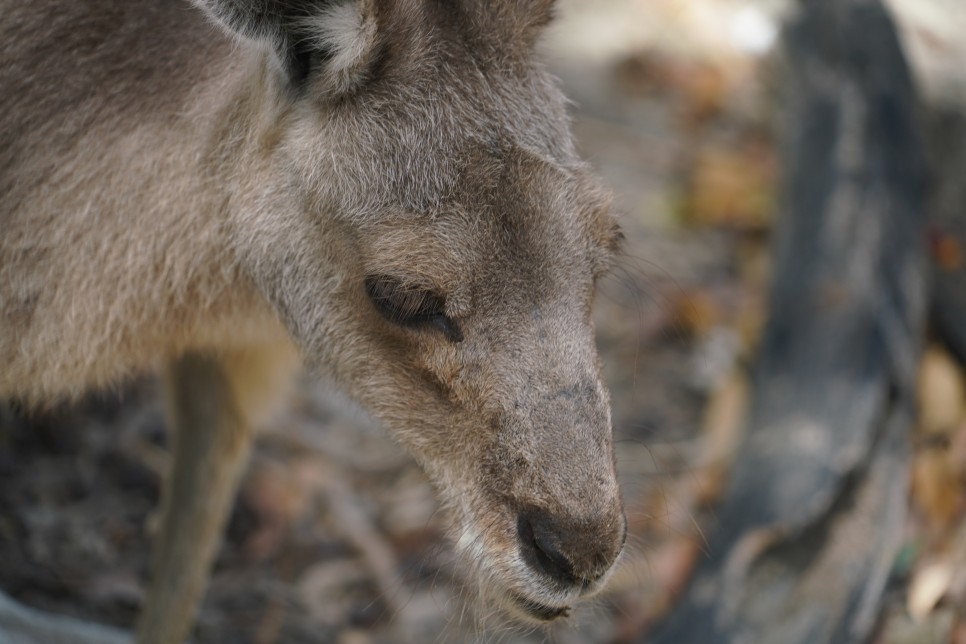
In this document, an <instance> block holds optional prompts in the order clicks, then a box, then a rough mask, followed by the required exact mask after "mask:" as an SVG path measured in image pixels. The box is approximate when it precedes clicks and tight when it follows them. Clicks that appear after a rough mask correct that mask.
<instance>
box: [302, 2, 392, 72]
mask: <svg viewBox="0 0 966 644" xmlns="http://www.w3.org/2000/svg"><path fill="white" fill-rule="evenodd" d="M365 4H367V3H365V2H363V1H360V0H349V1H348V2H344V3H342V4H337V5H334V6H330V7H326V9H325V10H323V11H322V12H321V13H319V14H317V15H315V16H313V17H311V18H309V19H308V20H307V22H306V25H305V26H306V27H308V29H309V33H310V34H312V38H311V40H312V44H313V45H315V46H317V47H319V48H320V49H323V50H325V51H328V52H331V54H332V57H331V58H330V59H329V61H328V63H327V67H328V70H329V73H333V74H336V75H340V76H344V75H346V74H350V75H355V74H359V73H362V72H363V69H364V67H365V65H366V64H367V63H368V61H369V59H370V57H371V53H372V51H373V48H374V47H375V42H376V21H375V17H374V16H373V15H372V11H366V7H365V6H364V5H365ZM340 80H341V82H340V84H342V83H345V82H346V81H349V80H350V79H349V78H347V77H344V78H341V79H340Z"/></svg>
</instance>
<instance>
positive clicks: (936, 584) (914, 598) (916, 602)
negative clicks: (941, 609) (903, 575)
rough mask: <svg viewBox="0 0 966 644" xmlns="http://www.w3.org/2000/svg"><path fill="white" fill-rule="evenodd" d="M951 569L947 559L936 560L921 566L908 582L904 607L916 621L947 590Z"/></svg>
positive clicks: (931, 608) (927, 611) (925, 613)
mask: <svg viewBox="0 0 966 644" xmlns="http://www.w3.org/2000/svg"><path fill="white" fill-rule="evenodd" d="M952 580H953V570H952V567H951V566H950V563H949V562H948V561H936V562H933V563H930V564H928V565H926V566H924V567H922V568H921V569H920V570H919V571H918V572H917V573H916V574H915V576H914V577H913V578H912V583H910V584H909V595H908V599H907V602H906V607H907V609H908V610H909V614H910V615H911V616H912V618H913V619H914V620H916V621H917V622H921V621H923V620H924V619H926V617H928V616H929V614H930V613H931V612H932V611H933V609H934V608H936V606H937V605H938V604H939V601H940V600H941V599H942V598H943V596H945V594H946V592H947V591H948V590H949V586H950V583H951V582H952Z"/></svg>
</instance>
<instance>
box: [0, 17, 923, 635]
mask: <svg viewBox="0 0 966 644" xmlns="http://www.w3.org/2000/svg"><path fill="white" fill-rule="evenodd" d="M611 4H613V3H611ZM624 4H625V5H628V4H633V3H624ZM570 5H573V7H572V8H571V7H570ZM564 9H565V10H566V11H565V12H563V13H564V15H563V16H562V18H563V20H565V21H568V20H569V21H570V22H564V24H563V25H560V26H558V28H557V29H558V31H557V32H555V34H556V35H554V36H553V37H552V38H550V39H549V41H550V45H549V48H550V56H551V66H552V68H553V69H554V71H555V72H556V73H557V74H558V75H559V76H560V77H561V79H562V81H563V83H564V87H565V89H566V91H567V93H568V94H569V95H570V96H571V97H572V98H573V99H574V101H575V104H574V119H575V122H574V125H575V131H576V134H577V137H578V140H579V144H580V147H581V148H582V150H583V152H584V154H585V155H586V157H587V158H588V159H589V160H590V162H591V163H592V164H593V165H594V166H595V167H596V168H597V169H598V170H599V171H600V173H601V174H602V176H603V177H604V178H605V180H606V181H607V182H608V183H609V184H610V185H611V186H612V188H613V189H614V191H615V195H616V197H615V202H616V206H617V208H618V210H619V212H620V213H621V220H622V224H623V227H624V230H625V234H626V235H627V252H626V257H625V258H624V259H623V261H622V262H621V265H620V267H619V268H618V270H617V271H616V272H615V274H614V275H613V276H612V277H611V278H610V279H609V280H608V281H606V282H605V283H604V284H603V285H602V287H601V291H600V294H599V296H598V302H597V309H596V316H597V323H598V337H599V347H600V352H601V357H602V360H603V363H604V365H605V374H606V378H607V381H608V383H609V386H610V388H611V391H612V395H613V404H614V431H615V437H616V450H617V457H618V467H619V471H620V477H621V482H622V486H623V490H624V497H625V503H626V508H627V513H628V518H629V528H630V536H629V539H628V544H629V547H628V549H627V550H628V551H627V553H626V555H625V557H624V560H623V563H622V565H621V567H620V569H619V570H618V571H617V573H616V574H615V575H614V578H613V580H612V582H611V583H610V585H609V587H608V589H607V590H606V591H605V592H604V593H603V594H602V595H601V596H600V597H599V598H598V599H595V600H593V601H591V602H588V603H587V605H586V606H584V607H582V608H580V609H579V610H577V611H576V614H575V615H574V616H573V617H572V618H571V619H570V620H568V621H567V622H566V623H563V624H559V625H555V626H554V627H552V628H551V629H549V630H537V631H531V632H521V631H519V630H516V629H512V628H510V627H508V626H507V625H506V624H503V623H501V621H500V619H499V618H498V617H496V616H493V615H488V614H487V613H486V611H485V610H483V611H481V610H480V609H479V607H478V606H475V605H473V603H472V602H467V601H464V599H465V598H467V597H470V598H472V594H471V593H467V591H466V583H467V582H466V580H465V579H463V578H462V577H461V574H462V573H461V569H460V567H459V566H458V565H456V562H455V560H454V556H453V552H452V549H451V547H450V544H449V543H448V542H447V540H446V538H445V533H446V530H447V517H446V516H445V515H444V514H443V513H442V512H440V511H439V508H438V505H437V502H436V499H435V495H434V492H433V490H432V488H431V487H430V485H429V484H428V482H427V480H426V477H425V476H424V475H423V474H422V472H421V471H420V470H419V468H418V467H417V466H416V465H415V463H414V462H413V461H412V460H411V459H410V458H409V457H408V456H407V455H406V454H405V453H404V452H403V451H402V449H401V448H400V447H399V446H398V445H396V444H395V443H393V442H392V440H391V439H390V438H389V437H388V436H387V435H386V434H385V432H384V431H383V430H381V429H380V428H378V427H375V426H373V425H372V424H371V423H370V422H369V421H368V420H367V419H366V417H365V415H364V414H363V413H362V412H361V411H360V410H357V409H354V408H353V407H352V406H351V405H350V404H348V403H347V402H345V401H344V400H342V399H341V398H340V397H339V395H338V393H337V392H333V391H332V390H331V389H330V388H329V387H328V386H327V385H326V384H325V383H321V382H319V381H318V380H317V379H314V378H311V377H308V376H306V377H305V378H304V379H303V381H302V383H301V385H300V387H299V389H298V392H297V394H296V396H295V397H294V399H293V400H292V402H291V404H290V405H289V406H288V407H287V408H286V409H285V411H284V412H282V413H281V414H280V415H279V416H278V417H276V418H275V419H273V420H272V421H271V423H270V424H269V425H268V426H267V427H265V428H264V431H263V433H262V435H261V437H260V439H259V441H258V444H257V450H256V453H255V455H254V458H253V462H252V465H251V467H250V468H249V471H248V473H247V475H246V477H245V480H244V483H243V486H242V492H241V494H240V496H239V499H238V502H237V503H236V506H235V508H234V511H233V513H232V518H231V521H230V526H229V528H228V533H227V538H226V541H225V544H224V546H223V548H222V549H221V551H220V554H219V556H218V559H217V562H216V565H215V571H214V574H213V576H212V580H211V584H210V587H209V590H208V594H207V596H206V599H205V603H204V605H203V607H202V610H201V614H200V616H199V621H198V627H197V630H196V633H195V638H194V641H196V642H199V643H219V644H220V643H225V642H231V643H235V642H237V643H249V642H250V643H252V644H272V643H280V644H281V643H284V644H299V643H306V644H308V643H310V642H343V643H346V644H350V643H351V644H356V643H360V644H361V643H365V642H387V643H389V642H432V641H435V642H464V641H465V642H471V641H505V642H541V641H553V642H560V643H570V642H573V643H578V642H621V641H631V640H633V639H634V638H635V637H637V636H638V635H639V634H640V633H642V632H644V631H645V630H646V627H647V625H648V624H650V623H651V622H653V620H654V619H656V617H657V616H659V615H660V614H662V612H663V611H664V610H665V609H666V607H667V605H668V602H669V601H671V600H672V599H673V597H674V594H675V593H676V592H678V591H679V590H680V588H681V585H682V583H683V582H684V579H685V577H686V573H687V571H688V570H689V569H690V567H691V565H692V564H693V562H694V561H695V559H696V558H697V557H700V556H701V552H702V550H701V548H702V537H701V532H700V529H699V528H698V526H699V525H700V524H701V523H702V520H703V518H704V516H705V513H707V512H713V510H711V509H709V508H710V507H711V506H710V503H711V502H712V501H713V500H714V499H715V498H716V495H717V493H718V492H719V491H720V488H721V485H720V480H721V479H720V476H721V474H722V472H723V468H724V467H725V466H726V465H727V462H728V458H729V449H730V448H731V447H732V446H733V445H734V444H735V441H736V439H737V431H738V428H739V427H740V424H741V423H740V421H741V412H742V403H743V400H744V391H745V389H744V387H745V384H744V378H743V373H744V367H745V364H746V361H747V359H748V357H749V355H750V351H752V349H753V346H754V338H755V337H756V332H757V329H758V327H759V326H760V320H761V311H762V307H763V304H762V302H763V299H764V296H763V293H764V290H765V284H766V280H767V258H768V253H767V242H768V237H769V229H770V217H771V214H772V212H773V209H774V200H775V195H774V185H775V179H776V174H777V169H776V167H775V160H774V151H773V149H772V138H773V137H772V134H771V132H770V124H771V110H773V109H774V105H773V100H772V90H773V88H772V87H770V86H769V81H768V78H769V75H768V74H767V73H766V72H767V65H768V62H767V59H765V62H761V63H757V64H753V63H750V62H748V59H747V58H739V57H735V58H734V60H725V61H724V62H722V60H723V59H721V58H717V59H715V60H717V63H713V62H711V60H710V59H709V58H707V57H704V58H703V57H702V56H698V55H694V56H691V55H688V54H687V53H686V52H683V53H682V52H674V51H671V50H669V49H668V48H656V47H655V48H652V47H649V46H645V45H644V44H642V41H637V44H636V45H635V44H634V42H635V41H634V38H636V37H637V36H634V35H631V36H627V42H628V43H631V44H627V43H625V44H624V45H622V47H623V49H620V48H619V47H617V45H614V47H615V48H616V50H612V51H606V52H603V53H602V52H600V51H595V50H593V48H590V47H588V48H586V49H581V45H580V44H579V43H577V44H573V43H572V44H573V46H572V47H571V48H570V49H567V48H565V47H562V46H561V45H560V42H561V41H567V40H568V38H571V35H572V33H574V32H573V31H572V30H573V29H577V27H576V26H575V24H583V28H584V29H585V30H586V29H590V28H591V26H592V25H587V24H586V22H583V23H582V22H581V21H582V20H584V18H585V17H586V16H585V15H584V14H582V13H581V12H580V5H579V3H576V2H571V3H565V7H564ZM622 10H623V9H622ZM602 11H603V10H602ZM615 11H616V10H615ZM758 24H759V27H760V29H759V31H758V32H756V33H758V34H759V37H762V38H764V37H766V36H767V33H766V32H767V25H768V24H769V23H768V22H767V21H765V22H759V23H758ZM762 25H764V27H762ZM762 29H764V31H762ZM762 34H764V35H762ZM756 42H757V41H756ZM165 436H166V431H165V420H164V418H163V414H162V404H161V400H160V391H159V386H158V383H157V381H156V379H155V378H154V377H153V376H151V375H150V374H146V375H145V376H144V377H143V378H141V379H139V380H137V381H136V382H132V383H126V384H124V385H120V386H119V387H118V388H117V389H116V390H114V391H110V392H101V393H99V394H97V395H94V396H92V397H90V398H88V399H86V400H84V401H82V402H81V403H80V404H77V405H74V406H71V407H65V408H63V409H58V410H56V411H53V412H50V413H45V414H43V415H37V414H34V415H32V416H30V417H24V416H23V415H22V414H21V413H20V412H19V410H18V409H16V407H15V406H13V405H6V406H4V407H0V588H2V589H3V590H4V591H6V592H8V593H9V594H11V595H12V596H13V597H15V598H16V599H18V600H20V601H22V602H25V603H27V604H30V605H33V606H36V607H40V608H43V609H47V610H52V611H56V612H59V613H64V614H69V615H75V616H80V617H83V618H85V619H91V620H96V621H100V622H104V623H110V624H115V625H118V626H122V627H125V628H129V627H130V626H131V624H132V623H133V620H134V618H135V615H136V612H137V609H138V606H139V602H140V601H141V597H142V595H143V592H144V581H145V578H146V573H147V569H148V565H149V561H148V556H149V543H150V540H151V535H152V530H153V526H154V521H155V517H154V514H153V513H154V511H155V508H156V507H157V502H158V494H159V487H160V479H159V472H161V471H162V470H163V468H164V466H165V461H166V458H167V456H166V451H165V441H166V437H165ZM900 606H901V603H900ZM924 641H927V640H924Z"/></svg>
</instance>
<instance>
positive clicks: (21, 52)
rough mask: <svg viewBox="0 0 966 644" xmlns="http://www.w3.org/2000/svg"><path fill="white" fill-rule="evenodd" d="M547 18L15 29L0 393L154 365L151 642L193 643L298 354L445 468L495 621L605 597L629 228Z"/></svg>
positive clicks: (154, 9)
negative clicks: (164, 428)
mask: <svg viewBox="0 0 966 644" xmlns="http://www.w3.org/2000/svg"><path fill="white" fill-rule="evenodd" d="M551 4H552V3H550V2H545V1H539V0H532V1H530V2H526V1H524V2H483V1H479V2H475V1H470V0H465V1H464V2H453V3H449V2H431V1H427V2H417V1H415V0H408V1H403V2H396V3H382V2H377V1H369V0H347V1H344V2H339V3H336V2H322V1H317V2H271V1H268V0H259V1H247V2H245V1H237V2H230V1H227V0H210V1H204V2H203V1H199V2H197V3H196V4H189V3H187V2H181V1H179V0H137V1H132V2H127V3H115V2H108V1H106V0H82V1H78V2H64V1H62V0H39V1H37V2H33V3H13V2H7V3H5V6H4V10H5V13H4V15H5V17H4V20H3V21H2V23H0V63H2V64H0V137H2V145H0V365H2V366H0V395H2V396H5V397H16V398H20V399H22V400H25V401H27V402H28V403H29V404H43V403H44V402H45V401H49V400H53V399H58V398H63V397H69V396H72V395H76V394H79V393H80V392H83V391H85V390H87V389H90V388H95V387H101V386H105V385H107V384H109V383H112V382H115V381H117V380H118V379H119V378H122V377H124V376H125V375H128V374H130V373H133V372H136V371H140V370H144V369H148V368H151V367H153V366H155V365H158V366H161V365H163V366H164V368H165V372H166V378H167V385H168V391H169V403H170V404H169V407H170V418H171V425H172V429H173V432H174V440H173V444H174V453H173V456H174V458H173V465H172V471H171V472H170V474H169V477H168V479H167V482H166V489H165V494H164V509H163V513H162V529H161V534H160V536H159V542H158V551H157V553H156V556H155V560H156V561H155V566H156V572H155V575H154V578H153V580H152V586H151V589H150V591H149V594H148V598H147V601H146V605H145V607H144V610H143V614H142V617H141V620H140V623H139V626H138V635H139V639H140V640H141V641H143V642H165V643H167V642H177V641H181V640H183V639H184V637H185V636H186V635H187V633H188V630H189V629H190V625H191V622H192V619H193V615H194V612H195V610H196V605H197V602H198V600H199V598H200V595H201V593H202V592H203V588H204V583H205V579H206V577H207V573H208V568H209V566H210V561H211V558H212V555H213V552H214V549H215V547H216V546H217V543H218V540H219V538H220V532H221V529H222V525H223V522H224V517H225V514H226V513H227V510H228V507H229V505H230V501H231V498H232V495H233V494H234V490H235V486H236V484H237V479H238V477H239V475H240V472H241V471H242V469H243V467H244V464H245V460H246V457H247V453H248V448H249V444H250V440H251V427H252V426H253V425H254V424H257V422H258V418H259V416H260V415H261V414H262V413H263V412H264V411H265V410H266V409H268V408H269V407H270V406H271V404H272V403H273V402H274V401H276V400H277V399H278V397H279V392H280V391H281V390H283V389H284V388H285V385H286V383H287V382H288V380H289V378H288V373H289V372H290V371H291V369H292V368H293V367H294V365H295V364H296V363H297V361H298V356H299V355H301V357H302V359H303V361H304V362H305V363H307V364H308V365H309V366H310V367H311V368H313V369H316V370H320V371H324V372H326V373H328V374H329V375H330V376H331V377H332V378H333V379H334V380H335V381H336V382H337V383H338V384H339V385H341V386H342V387H343V388H344V389H345V390H346V392H347V393H348V394H349V395H350V396H351V397H353V398H354V399H356V400H357V401H358V402H359V403H360V404H362V405H363V406H364V407H366V408H367V409H369V410H370V411H371V413H372V414H373V416H374V417H375V418H377V419H378V420H379V421H381V422H382V423H383V424H384V425H385V426H386V427H387V428H388V429H389V430H390V431H391V432H392V433H393V434H394V435H395V436H396V437H397V438H398V439H399V440H400V441H401V442H402V443H403V444H404V445H405V446H406V447H407V448H408V449H409V450H410V451H411V452H412V453H413V455H414V456H415V457H416V458H417V459H418V460H419V462H420V463H421V464H422V465H423V467H424V468H425V469H426V470H427V472H428V473H429V475H430V477H431V478H432V479H433V480H434V482H435V483H436V484H437V486H438V487H439V489H440V492H441V494H442V496H443V498H444V499H445V500H446V502H447V503H448V504H449V505H450V506H451V508H452V509H453V513H454V537H455V538H456V540H457V543H458V545H459V548H460V550H461V551H462V552H464V553H465V554H466V559H467V561H468V562H469V563H470V564H471V565H474V566H477V567H478V571H479V576H480V578H481V580H482V581H484V582H485V583H484V586H485V588H486V589H487V591H488V592H487V594H488V596H489V597H491V598H493V599H495V600H496V601H498V602H502V603H504V604H505V605H507V606H508V607H510V609H511V610H512V611H513V612H515V613H516V614H519V615H521V616H523V617H525V618H529V619H535V620H540V621H545V620H550V619H554V618H556V617H559V616H560V615H563V614H566V612H567V609H568V607H569V606H570V604H571V603H572V602H573V601H574V600H576V599H577V598H578V597H580V596H581V595H584V594H587V593H588V592H591V591H593V590H594V589H596V588H599V586H600V584H601V583H602V581H603V578H604V576H605V575H606V572H607V571H608V570H609V569H610V568H611V567H612V565H613V562H614V560H615V559H616V557H617V555H618V553H619V552H620V550H621V547H622V543H623V538H624V520H623V513H622V509H621V502H620V495H619V491H618V488H617V484H616V480H615V475H614V463H613V455H612V447H611V434H610V415H609V402H608V398H607V393H606V389H605V388H604V387H603V385H602V383H601V381H600V376H599V367H598V364H597V357H596V351H595V348H594V343H593V329H592V325H591V322H590V305H591V299H592V294H593V288H594V281H595V279H596V278H597V276H599V275H600V274H602V273H603V272H604V271H605V270H606V269H607V266H608V262H609V259H610V257H611V255H612V254H613V253H614V250H615V247H616V244H617V241H618V238H619V233H618V232H617V229H616V226H615V224H614V222H613V221H612V219H611V218H610V215H609V214H608V213H607V201H608V200H607V196H606V194H605V193H603V192H602V191H601V190H600V189H598V188H597V187H596V185H595V183H594V180H593V179H592V177H590V175H589V174H588V172H587V170H586V168H585V167H584V166H583V164H582V163H581V162H580V160H579V159H578V158H577V156H576V154H575V152H574V150H573V145H572V140H571V135H570V132H569V126H568V123H567V119H566V115H565V109H564V99H563V98H562V96H561V95H560V93H559V92H558V90H557V88H556V86H555V83H554V81H553V80H552V79H551V78H550V77H549V76H548V75H547V74H546V73H545V71H544V70H543V69H542V68H541V67H540V65H539V64H538V63H536V62H535V61H534V60H533V55H532V48H533V43H534V40H535V38H536V36H537V34H538V32H539V29H540V28H541V27H542V25H543V24H544V23H545V22H546V21H547V20H548V19H549V11H550V9H551V6H550V5H551Z"/></svg>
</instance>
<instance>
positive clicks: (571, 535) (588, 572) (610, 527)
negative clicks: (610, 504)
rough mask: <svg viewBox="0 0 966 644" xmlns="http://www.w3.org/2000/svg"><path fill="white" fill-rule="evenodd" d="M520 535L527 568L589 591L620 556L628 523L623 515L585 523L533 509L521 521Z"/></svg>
mask: <svg viewBox="0 0 966 644" xmlns="http://www.w3.org/2000/svg"><path fill="white" fill-rule="evenodd" d="M517 532H518V535H519V537H520V551H521V553H522V554H523V559H524V561H526V562H527V565H529V566H530V567H531V568H533V569H534V570H535V571H537V572H539V573H542V574H544V575H546V576H548V577H550V578H551V579H553V580H555V581H557V582H559V583H561V584H565V585H567V586H581V587H582V588H586V587H588V586H590V584H592V583H593V582H595V581H597V580H598V579H600V578H601V577H602V576H603V575H604V573H606V572H607V570H608V569H609V568H610V566H611V564H613V563H614V560H615V559H617V556H618V555H619V554H620V551H621V548H622V547H623V545H624V537H625V522H624V520H623V516H622V515H621V516H619V517H618V520H616V521H615V520H613V519H611V520H607V519H606V518H603V517H601V518H600V519H599V520H583V521H581V520H574V519H565V518H559V517H554V516H552V515H550V514H548V513H546V512H543V511H541V510H529V511H525V512H521V513H520V515H519V517H518V518H517Z"/></svg>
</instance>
